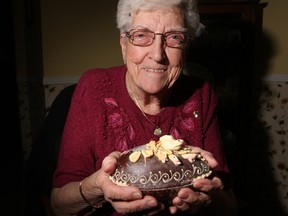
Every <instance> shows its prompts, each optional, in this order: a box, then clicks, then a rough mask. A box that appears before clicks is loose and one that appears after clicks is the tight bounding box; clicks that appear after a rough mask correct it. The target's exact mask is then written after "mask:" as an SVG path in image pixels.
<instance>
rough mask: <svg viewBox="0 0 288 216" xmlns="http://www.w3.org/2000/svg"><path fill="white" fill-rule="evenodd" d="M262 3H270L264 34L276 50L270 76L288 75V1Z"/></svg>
mask: <svg viewBox="0 0 288 216" xmlns="http://www.w3.org/2000/svg"><path fill="white" fill-rule="evenodd" d="M261 2H267V3H268V6H267V7H266V8H265V9H264V16H263V32H265V33H267V34H268V35H269V36H270V37H271V39H272V40H273V43H274V45H275V49H276V50H275V52H276V53H275V55H274V56H273V58H272V59H271V65H270V68H269V71H268V74H282V75H283V74H286V75H288V61H287V56H288V28H287V27H286V26H287V20H288V13H287V10H288V1H285V0H277V1H275V0H262V1H261ZM284 77H286V78H287V76H284Z"/></svg>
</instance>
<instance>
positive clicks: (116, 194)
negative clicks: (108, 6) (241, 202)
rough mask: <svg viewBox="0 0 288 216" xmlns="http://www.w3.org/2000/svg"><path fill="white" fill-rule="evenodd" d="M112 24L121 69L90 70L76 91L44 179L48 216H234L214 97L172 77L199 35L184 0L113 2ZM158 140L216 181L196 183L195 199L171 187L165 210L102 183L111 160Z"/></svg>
mask: <svg viewBox="0 0 288 216" xmlns="http://www.w3.org/2000/svg"><path fill="white" fill-rule="evenodd" d="M117 23H118V28H119V30H120V45H121V48H122V55H123V60H124V63H125V65H123V66H117V67H112V68H108V69H91V70H89V71H87V72H86V73H84V74H83V75H82V77H81V79H80V80H79V83H78V84H77V88H76V90H75V92H74V95H73V98H72V103H71V106H70V110H69V113H68V117H67V120H66V125H65V128H64V133H63V137H62V143H61V148H60V153H59V159H58V165H57V169H56V171H55V173H54V177H53V190H52V194H51V203H52V207H53V210H54V212H55V213H56V214H57V215H87V214H93V213H94V214H95V215H126V214H137V215H144V214H145V215H169V214H171V215H173V214H181V215H182V214H190V215H191V214H197V213H199V214H201V215H202V214H204V213H205V214H207V215H208V214H209V213H211V212H212V213H213V215H229V216H232V215H235V211H236V210H235V209H236V208H235V201H234V197H233V193H232V190H231V188H232V187H231V182H230V180H229V178H227V176H228V175H229V170H228V168H227V164H226V162H225V158H224V153H223V148H222V146H221V137H220V133H219V129H218V123H217V117H216V114H215V107H216V98H215V95H214V92H213V90H212V88H211V87H210V85H209V84H208V82H205V81H202V80H200V79H196V78H192V77H187V76H185V75H184V74H182V71H183V67H184V63H185V55H186V52H187V50H188V47H189V43H190V42H191V40H193V38H194V37H195V36H196V35H197V32H198V29H199V16H198V14H197V11H196V5H195V2H194V0H165V1H163V0H119V3H118V11H117ZM165 134H170V135H172V136H174V137H176V138H181V139H183V140H185V142H186V143H188V144H189V145H191V146H193V147H195V148H201V154H202V155H203V156H204V157H205V158H206V160H207V161H208V162H209V165H210V166H211V167H213V169H214V170H215V172H216V173H217V174H218V175H216V176H215V177H214V178H213V179H199V180H197V181H196V182H195V183H194V184H193V186H194V188H196V189H197V191H198V192H196V191H193V190H192V189H191V188H183V189H181V190H180V191H179V192H178V195H177V196H176V197H175V198H174V199H173V200H172V204H171V206H165V205H163V204H162V203H160V202H159V201H158V200H156V199H155V197H152V196H148V195H143V194H142V193H141V191H140V190H139V189H138V188H136V187H132V186H118V185H116V184H114V183H113V182H112V181H111V180H110V179H109V176H110V175H111V174H112V173H113V172H114V171H115V169H116V164H117V158H119V155H120V152H123V151H125V150H127V149H130V148H133V147H135V146H137V145H141V144H144V143H148V142H149V141H150V140H151V139H154V140H157V139H159V137H160V136H162V135H165ZM220 174H221V175H220ZM223 174H224V175H223ZM79 189H80V190H79ZM199 191H202V192H199ZM212 192H213V193H212Z"/></svg>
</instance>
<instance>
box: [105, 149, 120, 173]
mask: <svg viewBox="0 0 288 216" xmlns="http://www.w3.org/2000/svg"><path fill="white" fill-rule="evenodd" d="M120 154H121V153H120V152H116V151H115V152H112V153H111V154H109V155H108V156H107V157H105V158H104V160H103V161H102V168H103V171H104V172H106V173H108V174H112V173H113V172H114V171H115V169H116V166H117V159H118V158H119V157H120Z"/></svg>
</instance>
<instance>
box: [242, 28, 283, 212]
mask: <svg viewBox="0 0 288 216" xmlns="http://www.w3.org/2000/svg"><path fill="white" fill-rule="evenodd" d="M276 42H277V41H276V40H275V39H274V38H273V37H272V36H271V35H269V34H268V32H265V31H263V34H262V38H261V42H260V44H259V47H258V49H257V50H258V55H257V56H258V57H259V59H256V60H257V71H256V73H255V76H254V80H253V86H254V90H255V92H254V93H253V95H252V97H251V115H250V117H251V125H250V137H251V138H250V142H249V143H247V144H245V145H246V147H245V148H243V149H242V151H241V154H240V155H239V158H238V160H239V161H241V162H242V163H243V164H242V168H241V170H240V173H239V174H238V175H239V177H240V176H241V177H240V180H239V181H240V182H238V184H239V191H238V193H239V196H240V197H241V198H242V199H243V200H244V201H245V203H244V204H246V206H245V207H246V208H243V209H244V210H243V212H241V214H240V215H245V216H250V215H275V216H284V215H287V212H286V213H285V212H284V209H283V207H282V206H281V201H280V199H279V198H280V196H279V194H278V192H277V180H276V179H275V176H274V172H273V166H272V158H271V157H270V155H269V148H270V146H269V145H270V144H271V143H273V142H271V141H270V140H271V137H269V135H268V134H267V131H266V130H265V128H264V127H265V125H263V122H261V120H260V119H259V113H260V109H261V104H260V101H259V98H260V96H261V94H262V93H263V92H264V83H263V78H264V77H265V76H266V74H267V72H268V71H269V68H270V64H271V59H272V57H273V56H275V54H276V53H277V44H276ZM274 159H275V158H274Z"/></svg>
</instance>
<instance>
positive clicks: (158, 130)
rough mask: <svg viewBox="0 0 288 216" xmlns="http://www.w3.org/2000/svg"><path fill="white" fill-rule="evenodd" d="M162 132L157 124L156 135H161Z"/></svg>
mask: <svg viewBox="0 0 288 216" xmlns="http://www.w3.org/2000/svg"><path fill="white" fill-rule="evenodd" d="M161 134H162V130H161V128H160V127H158V126H156V128H155V130H154V135H156V136H161Z"/></svg>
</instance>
